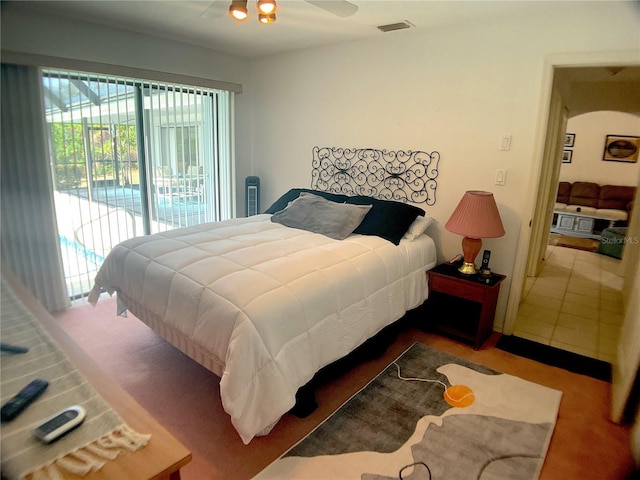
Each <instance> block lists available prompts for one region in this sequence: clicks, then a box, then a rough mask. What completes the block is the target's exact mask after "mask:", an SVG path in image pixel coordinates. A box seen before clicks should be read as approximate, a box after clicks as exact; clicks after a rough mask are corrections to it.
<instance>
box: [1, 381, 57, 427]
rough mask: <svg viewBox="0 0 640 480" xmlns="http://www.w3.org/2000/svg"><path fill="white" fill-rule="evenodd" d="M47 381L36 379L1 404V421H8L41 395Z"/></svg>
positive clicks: (47, 384)
mask: <svg viewBox="0 0 640 480" xmlns="http://www.w3.org/2000/svg"><path fill="white" fill-rule="evenodd" d="M48 386H49V382H47V381H46V380H41V379H36V380H34V381H32V382H31V383H30V384H29V385H27V386H26V387H24V388H23V389H22V390H20V391H19V392H18V393H17V394H16V395H15V396H14V397H13V398H11V399H10V400H9V401H8V402H7V403H5V404H4V405H3V406H2V409H1V410H0V419H1V420H2V421H3V422H9V421H11V420H13V419H14V418H16V417H17V416H18V415H20V413H22V411H23V410H24V409H25V408H27V407H28V406H29V405H31V403H32V402H33V401H34V400H35V399H36V398H38V397H39V396H40V395H42V392H44V391H45V390H46V389H47V387H48Z"/></svg>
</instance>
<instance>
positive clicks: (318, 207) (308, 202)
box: [271, 193, 371, 240]
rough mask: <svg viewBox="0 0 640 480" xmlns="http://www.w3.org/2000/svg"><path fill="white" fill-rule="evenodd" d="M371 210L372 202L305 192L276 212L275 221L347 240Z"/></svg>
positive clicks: (272, 217) (273, 216) (273, 219)
mask: <svg viewBox="0 0 640 480" xmlns="http://www.w3.org/2000/svg"><path fill="white" fill-rule="evenodd" d="M369 210H371V205H351V204H347V203H336V202H332V201H330V200H327V199H325V198H322V197H319V196H317V195H312V194H310V193H304V194H301V195H300V196H299V197H298V198H296V199H295V200H293V201H292V202H291V203H289V206H288V207H287V208H285V209H284V210H280V211H279V212H276V213H274V214H273V215H272V216H271V221H272V222H276V223H280V224H282V225H286V226H287V227H292V228H299V229H302V230H307V231H309V232H314V233H320V234H322V235H326V236H327V237H330V238H334V239H336V240H343V239H345V238H347V237H348V236H349V235H351V233H353V231H354V230H355V229H356V228H357V227H358V225H360V223H361V222H362V219H363V218H364V217H365V216H366V215H367V213H369Z"/></svg>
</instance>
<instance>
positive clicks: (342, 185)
mask: <svg viewBox="0 0 640 480" xmlns="http://www.w3.org/2000/svg"><path fill="white" fill-rule="evenodd" d="M439 160H440V154H439V153H438V152H435V151H434V152H431V153H427V152H422V151H415V152H414V151H410V150H408V151H402V150H399V151H397V152H393V151H387V150H375V149H372V148H332V147H314V148H313V161H312V167H313V168H312V171H311V188H313V189H314V190H321V191H325V192H332V193H342V194H346V195H366V196H369V197H375V198H380V199H385V200H396V201H401V202H413V203H424V202H426V204H427V205H434V204H435V203H436V188H437V186H438V184H437V182H436V177H437V176H438V161H439Z"/></svg>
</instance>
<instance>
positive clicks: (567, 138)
mask: <svg viewBox="0 0 640 480" xmlns="http://www.w3.org/2000/svg"><path fill="white" fill-rule="evenodd" d="M575 143H576V134H575V133H565V134H564V148H567V147H573V145H574V144H575Z"/></svg>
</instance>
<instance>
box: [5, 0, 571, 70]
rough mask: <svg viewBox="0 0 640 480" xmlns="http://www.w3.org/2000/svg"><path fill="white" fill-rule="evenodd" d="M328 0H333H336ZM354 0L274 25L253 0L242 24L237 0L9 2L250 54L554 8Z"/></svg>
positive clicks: (285, 13) (298, 1) (286, 11)
mask: <svg viewBox="0 0 640 480" xmlns="http://www.w3.org/2000/svg"><path fill="white" fill-rule="evenodd" d="M321 1H323V2H324V3H328V4H331V3H332V2H333V1H335V0H321ZM350 2H351V3H352V4H354V5H356V6H357V7H358V9H357V12H356V13H355V14H354V15H351V16H348V17H340V16H337V15H335V14H332V13H329V12H327V11H326V10H323V9H322V8H319V7H317V6H315V5H313V4H312V3H310V2H308V1H306V0H277V3H278V11H277V21H276V22H275V23H273V24H270V25H263V24H260V23H258V21H257V13H256V8H255V0H249V2H248V3H249V4H248V10H249V19H248V20H246V21H244V22H242V23H238V22H235V21H234V20H232V19H231V18H230V17H229V15H227V13H226V12H227V9H228V7H229V5H230V3H231V2H230V0H207V1H192V0H177V1H157V0H156V1H149V0H146V1H145V0H137V1H117V0H106V1H105V0H83V1H66V0H65V1H55V0H54V1H20V0H14V1H3V2H2V9H3V11H4V10H6V9H30V10H34V11H36V12H38V14H41V15H50V16H62V17H70V18H75V19H79V20H82V21H84V22H92V23H97V24H103V25H107V26H113V27H116V28H120V29H125V30H130V31H134V32H140V33H145V34H149V35H154V36H158V37H163V38H168V39H171V40H176V41H181V42H185V43H189V44H192V45H197V46H202V47H206V48H210V49H213V50H216V51H219V52H224V53H228V54H233V55H238V56H242V57H248V58H251V57H257V56H262V55H269V54H276V53H282V52H286V51H290V50H295V49H303V48H310V47H314V46H320V45H327V44H333V43H340V42H346V41H351V40H359V39H367V38H371V37H380V36H382V35H402V34H403V32H407V31H411V30H402V31H396V32H388V33H382V32H380V31H379V30H378V29H377V28H376V27H377V26H379V25H385V24H390V23H397V22H401V21H408V22H410V23H411V24H412V25H413V26H414V27H412V28H413V29H415V30H418V29H420V30H426V29H429V30H433V29H436V28H441V27H446V26H452V25H460V24H464V23H465V22H470V23H476V22H483V23H486V22H487V21H491V20H493V21H500V19H506V18H513V16H522V17H524V18H526V16H527V15H529V14H533V13H544V11H545V9H548V5H547V6H545V3H546V2H519V1H514V2H505V1H477V0H476V1H474V0H470V1H459V0H442V1H435V0H430V1H424V0H422V1H420V0H412V1H408V0H350ZM566 3H567V4H570V3H572V2H566ZM568 6H569V5H568ZM571 8H573V7H571ZM547 11H548V10H547Z"/></svg>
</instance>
